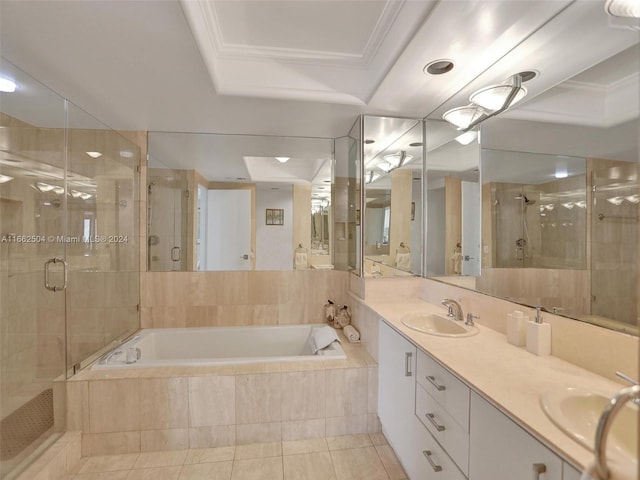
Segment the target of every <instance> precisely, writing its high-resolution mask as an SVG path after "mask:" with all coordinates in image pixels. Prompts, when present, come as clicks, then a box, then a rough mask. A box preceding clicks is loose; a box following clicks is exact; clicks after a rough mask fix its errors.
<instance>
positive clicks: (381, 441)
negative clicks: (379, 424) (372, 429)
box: [369, 432, 389, 445]
mask: <svg viewBox="0 0 640 480" xmlns="http://www.w3.org/2000/svg"><path fill="white" fill-rule="evenodd" d="M369 438H370V439H371V443H373V444H374V445H388V444H389V442H388V441H387V437H385V436H384V433H382V432H377V433H370V434H369Z"/></svg>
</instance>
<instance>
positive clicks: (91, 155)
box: [85, 152, 102, 158]
mask: <svg viewBox="0 0 640 480" xmlns="http://www.w3.org/2000/svg"><path fill="white" fill-rule="evenodd" d="M85 153H86V154H87V155H89V156H90V157H91V158H100V157H101V156H102V153H100V152H85Z"/></svg>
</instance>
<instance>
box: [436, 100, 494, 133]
mask: <svg viewBox="0 0 640 480" xmlns="http://www.w3.org/2000/svg"><path fill="white" fill-rule="evenodd" d="M483 116H486V112H485V111H484V109H483V108H482V107H479V106H477V105H467V106H466V107H458V108H452V109H451V110H449V111H447V112H445V113H444V115H442V118H443V119H444V120H445V121H447V122H449V123H451V124H452V125H455V126H456V127H458V128H459V129H462V130H464V129H465V128H468V127H469V125H471V124H472V123H473V122H475V121H477V120H479V119H480V118H482V117H483Z"/></svg>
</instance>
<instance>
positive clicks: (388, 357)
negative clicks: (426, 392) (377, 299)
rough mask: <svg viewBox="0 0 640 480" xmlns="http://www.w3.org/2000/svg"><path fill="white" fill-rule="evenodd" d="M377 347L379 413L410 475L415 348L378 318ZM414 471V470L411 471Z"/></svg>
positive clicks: (414, 426)
mask: <svg viewBox="0 0 640 480" xmlns="http://www.w3.org/2000/svg"><path fill="white" fill-rule="evenodd" d="M378 339H379V350H378V416H379V417H380V423H381V424H382V431H383V432H384V434H385V436H386V437H387V440H389V443H390V444H391V446H392V447H393V449H394V451H395V452H396V455H397V456H398V458H399V460H400V463H401V464H402V466H403V467H404V468H405V470H406V471H407V474H408V475H409V477H410V478H412V479H413V478H419V477H418V475H417V474H416V472H415V465H416V453H415V452H416V435H417V428H418V426H419V423H418V420H417V418H416V417H415V415H414V413H413V412H414V404H415V392H416V381H415V372H416V347H415V345H413V344H412V343H411V342H409V341H408V340H407V339H405V338H404V337H403V336H402V335H400V334H399V333H397V332H396V331H395V330H393V329H392V328H391V327H389V326H388V325H387V324H386V323H385V322H384V321H382V320H380V322H379V330H378ZM412 470H413V471H412Z"/></svg>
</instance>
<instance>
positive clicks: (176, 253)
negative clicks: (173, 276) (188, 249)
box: [171, 247, 182, 262]
mask: <svg viewBox="0 0 640 480" xmlns="http://www.w3.org/2000/svg"><path fill="white" fill-rule="evenodd" d="M181 253H182V249H181V248H180V247H173V248H172V249H171V261H173V262H179V261H180V257H181V256H182V255H181Z"/></svg>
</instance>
